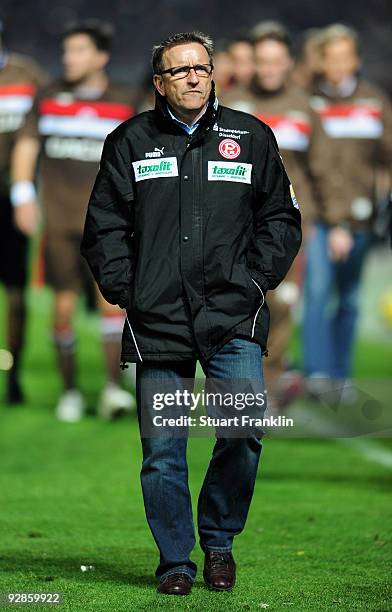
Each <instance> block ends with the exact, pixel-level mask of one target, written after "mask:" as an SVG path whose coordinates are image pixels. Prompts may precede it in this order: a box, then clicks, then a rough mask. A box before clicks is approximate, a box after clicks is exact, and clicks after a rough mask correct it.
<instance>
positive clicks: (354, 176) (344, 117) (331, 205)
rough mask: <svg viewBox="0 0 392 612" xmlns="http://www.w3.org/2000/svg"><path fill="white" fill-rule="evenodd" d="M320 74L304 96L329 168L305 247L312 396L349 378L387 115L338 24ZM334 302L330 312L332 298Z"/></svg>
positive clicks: (390, 137) (327, 33)
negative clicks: (321, 134)
mask: <svg viewBox="0 0 392 612" xmlns="http://www.w3.org/2000/svg"><path fill="white" fill-rule="evenodd" d="M320 55H321V69H322V76H321V78H320V79H319V81H318V83H317V88H316V90H315V95H314V96H313V97H312V99H311V103H312V106H313V108H314V110H315V111H316V112H317V113H318V115H319V116H320V118H321V121H322V123H323V126H324V130H325V132H326V135H327V138H328V149H329V152H330V159H331V162H332V165H331V167H330V169H329V180H328V183H327V188H328V190H329V194H328V195H327V197H326V199H325V200H324V201H320V202H319V204H320V206H319V207H318V212H317V224H316V226H315V229H314V233H313V234H312V236H311V238H310V240H309V241H308V244H307V254H306V282H305V310H304V330H303V333H304V337H303V344H304V365H305V373H306V376H307V377H308V387H309V390H310V391H311V392H313V393H315V394H318V393H319V392H323V391H324V390H326V389H327V390H328V389H329V388H331V383H332V384H333V385H334V386H336V384H337V383H338V384H339V385H342V384H343V385H344V382H345V381H346V380H347V379H349V378H350V377H351V375H352V358H353V346H354V340H355V332H356V321H357V316H358V301H359V289H360V281H361V273H362V268H363V263H364V259H365V255H366V252H367V250H368V246H369V242H370V239H371V232H372V223H373V220H374V216H375V208H376V202H375V191H376V189H375V188H376V183H375V179H376V176H377V173H381V175H382V176H383V177H384V190H385V195H386V194H387V193H388V192H389V190H390V167H391V161H392V159H391V158H392V112H391V105H390V102H389V100H388V99H387V97H386V95H385V94H384V93H383V92H382V91H381V90H380V89H379V88H378V87H375V86H374V85H372V84H370V83H368V82H367V81H365V80H364V79H363V78H362V77H361V76H360V67H361V58H360V49H359V40H358V35H357V33H356V32H355V31H354V30H353V29H352V28H349V27H347V26H345V25H341V24H335V25H331V26H329V27H327V28H326V29H325V30H324V31H323V32H322V34H321V35H320ZM335 294H336V298H337V299H336V303H335V304H334V308H332V306H333V304H332V298H333V297H334V296H335Z"/></svg>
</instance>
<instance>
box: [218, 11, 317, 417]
mask: <svg viewBox="0 0 392 612" xmlns="http://www.w3.org/2000/svg"><path fill="white" fill-rule="evenodd" d="M251 36H252V39H253V40H254V53H255V68H256V73H255V76H254V78H253V80H252V83H251V85H250V87H249V88H248V89H246V88H237V89H235V90H233V91H231V92H229V93H228V94H227V95H225V96H223V98H222V103H223V104H225V105H226V106H229V107H231V108H235V109H238V110H243V111H246V112H248V113H252V114H253V115H255V116H256V117H258V118H259V119H261V120H262V121H264V122H265V123H267V124H268V125H269V126H270V127H271V128H272V130H273V132H274V134H275V137H276V139H277V141H278V145H279V149H280V152H281V155H282V158H283V162H284V164H285V167H286V169H287V173H288V174H289V176H290V178H291V180H292V183H293V187H294V190H295V196H296V198H297V199H298V202H299V204H300V207H301V215H302V228H303V235H304V238H305V240H306V238H307V236H308V234H309V231H310V227H311V225H312V222H313V218H314V211H315V201H316V199H319V198H321V197H322V192H323V183H324V181H325V180H326V176H327V173H328V160H327V154H326V151H325V141H326V138H325V134H324V132H323V129H322V126H321V122H320V120H319V118H318V116H317V115H316V113H315V112H314V111H313V110H312V108H311V107H310V104H309V99H308V96H307V95H306V93H305V92H304V91H303V90H301V89H300V88H299V87H298V86H296V85H294V84H293V83H292V82H291V73H292V70H293V67H294V59H293V54H292V44H291V40H290V37H289V35H288V32H287V31H286V29H285V28H284V27H283V26H282V25H281V24H280V23H277V22H270V21H268V22H261V23H260V24H258V25H257V26H256V27H255V28H254V29H253V30H252V32H251ZM301 284H302V265H301V258H297V260H296V263H295V265H294V266H293V267H292V268H291V270H290V272H289V274H288V275H287V277H286V279H285V280H284V281H283V282H282V283H281V284H280V285H279V287H278V289H276V290H275V291H272V292H271V291H270V292H269V294H268V305H269V307H270V310H271V331H270V337H269V345H268V349H269V357H268V359H266V361H265V375H266V381H267V383H269V385H270V387H269V392H270V393H271V395H272V396H273V397H274V398H275V400H277V401H278V402H279V403H280V404H282V405H284V404H286V403H287V402H288V401H290V400H291V399H292V398H294V397H295V396H296V395H297V394H299V393H300V392H301V391H302V375H301V374H300V373H299V371H296V372H295V371H289V372H288V375H287V376H286V374H285V372H286V370H287V367H288V365H289V364H288V362H287V348H288V344H289V341H290V335H291V328H292V316H291V311H292V308H293V306H294V305H295V304H296V303H297V301H298V299H299V296H300V286H301Z"/></svg>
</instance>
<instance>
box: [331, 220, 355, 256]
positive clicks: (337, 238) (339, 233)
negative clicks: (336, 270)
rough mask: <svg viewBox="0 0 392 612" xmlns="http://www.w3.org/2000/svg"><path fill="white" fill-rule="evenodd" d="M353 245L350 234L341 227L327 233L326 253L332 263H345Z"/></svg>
mask: <svg viewBox="0 0 392 612" xmlns="http://www.w3.org/2000/svg"><path fill="white" fill-rule="evenodd" d="M353 244H354V241H353V237H352V235H351V233H350V232H349V230H347V229H344V228H343V227H334V228H332V229H331V230H330V231H329V233H328V251H329V256H330V258H331V259H332V261H345V260H346V259H347V257H348V255H349V253H350V251H351V249H352V248H353Z"/></svg>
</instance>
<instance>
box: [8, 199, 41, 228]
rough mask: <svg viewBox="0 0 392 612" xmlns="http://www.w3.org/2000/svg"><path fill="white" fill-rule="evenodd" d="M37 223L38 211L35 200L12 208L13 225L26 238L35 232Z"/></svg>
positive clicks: (38, 220)
mask: <svg viewBox="0 0 392 612" xmlns="http://www.w3.org/2000/svg"><path fill="white" fill-rule="evenodd" d="M39 222H40V210H39V206H38V204H37V202H36V201H35V200H32V201H31V202H26V203H25V204H20V205H19V206H16V207H15V208H14V223H15V225H16V227H17V228H18V230H19V231H20V232H22V233H23V234H25V235H26V236H32V235H33V234H34V233H35V232H36V231H37V229H38V225H39Z"/></svg>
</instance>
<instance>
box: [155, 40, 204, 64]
mask: <svg viewBox="0 0 392 612" xmlns="http://www.w3.org/2000/svg"><path fill="white" fill-rule="evenodd" d="M163 60H164V62H165V65H166V66H167V67H168V68H170V67H171V66H178V65H179V64H188V63H194V62H199V63H203V64H204V63H208V62H209V57H208V52H207V50H206V49H205V47H203V45H201V44H200V43H184V44H181V45H175V46H174V47H170V48H169V49H166V50H165V52H164V54H163Z"/></svg>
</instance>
